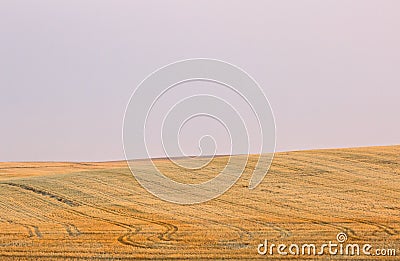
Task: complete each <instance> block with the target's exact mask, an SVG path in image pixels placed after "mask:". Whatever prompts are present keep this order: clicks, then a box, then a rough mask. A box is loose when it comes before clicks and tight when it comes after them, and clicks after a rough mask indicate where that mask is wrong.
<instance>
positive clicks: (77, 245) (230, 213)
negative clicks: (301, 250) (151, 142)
mask: <svg viewBox="0 0 400 261" xmlns="http://www.w3.org/2000/svg"><path fill="white" fill-rule="evenodd" d="M254 159H255V158H251V160H250V162H249V164H248V166H247V168H246V172H245V173H244V174H243V175H242V177H241V178H240V180H239V181H238V182H237V183H236V184H235V185H234V186H233V187H232V188H231V189H230V190H228V191H227V193H225V194H224V195H222V196H221V197H219V198H217V199H214V200H211V201H209V202H206V203H203V204H198V205H189V206H182V205H177V204H172V203H168V202H165V201H161V200H159V199H158V198H156V197H154V196H153V195H151V194H150V193H148V192H147V191H146V190H145V189H143V188H142V187H141V186H140V185H139V184H138V183H137V182H136V180H135V179H134V177H133V176H132V174H131V173H130V171H129V169H128V167H127V165H126V163H125V162H104V163H54V162H43V163H0V259H1V260H31V259H35V260H57V259H59V260H62V259H77V258H82V259H90V260H126V259H152V260H166V259H184V260H189V259H202V260H204V259H257V258H259V259H263V260H272V259H274V258H276V259H279V258H288V257H287V256H286V257H285V256H280V255H278V254H275V255H273V256H268V255H266V256H262V255H259V254H258V253H257V246H258V244H260V243H262V242H264V240H265V239H268V241H269V242H271V243H275V244H280V243H284V244H288V245H290V244H291V243H298V244H303V243H315V244H322V243H327V242H329V241H336V235H337V234H338V233H339V232H344V233H346V234H347V236H348V240H347V242H350V243H359V244H365V243H370V244H371V245H372V246H373V249H372V250H371V251H373V250H374V249H375V248H382V249H384V248H385V249H389V248H390V249H392V248H393V249H396V251H397V252H396V254H397V255H398V256H399V255H400V244H399V240H400V234H399V231H400V179H399V176H400V146H387V147H369V148H354V149H330V150H314V151H298V152H297V151H296V152H284V153H277V154H276V155H275V159H274V161H273V163H272V166H271V169H270V172H269V173H268V175H267V176H266V178H265V179H264V181H263V182H262V183H261V184H260V186H258V187H257V188H256V189H254V190H249V189H248V188H247V185H248V183H249V179H250V175H251V170H252V168H253V166H254V163H255V160H254ZM226 160H227V158H226V157H217V158H215V159H214V160H213V161H212V162H211V164H210V165H209V166H207V168H205V169H203V170H202V171H195V170H193V171H191V172H187V173H186V172H183V171H182V170H181V169H179V168H178V167H174V166H173V165H172V164H171V163H170V162H169V161H167V160H161V159H160V160H157V165H159V166H160V167H161V168H163V170H165V171H167V172H168V174H167V175H168V176H170V177H171V178H173V179H175V180H178V181H185V182H188V183H193V182H194V183H196V182H202V181H204V180H207V179H208V178H210V177H213V176H215V174H216V172H218V170H219V169H220V168H221V166H223V165H224V164H225V162H226ZM141 164H143V168H144V169H145V168H146V164H150V163H149V162H148V161H143V162H141ZM336 242H337V241H336ZM296 258H297V259H316V258H321V259H323V260H330V259H332V260H343V259H347V260H348V259H350V257H343V256H340V255H329V254H325V255H321V256H313V255H311V256H307V255H306V256H300V257H299V256H297V257H296ZM352 258H353V259H359V260H365V259H370V260H376V259H377V257H376V256H363V255H360V256H355V257H352ZM383 259H385V258H383ZM386 259H387V260H393V259H395V257H393V256H392V257H386Z"/></svg>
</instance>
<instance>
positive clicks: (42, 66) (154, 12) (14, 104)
mask: <svg viewBox="0 0 400 261" xmlns="http://www.w3.org/2000/svg"><path fill="white" fill-rule="evenodd" d="M398 10H400V2H399V1H396V0H393V1H390V0H385V1H381V0H375V1H371V0H352V1H336V0H335V1H332V0H331V1H330V0H326V1H317V0H315V1H303V0H301V1H295V0H293V1H286V0H283V1H267V0H263V1H183V0H182V1H172V0H167V1H154V0H153V1H152V0H150V1H148V0H146V1H144V0H143V1H138V0H137V1H119V0H116V1H104V0H96V1H89V0H85V1H77V0H76V1H65V0H59V1H53V0H37V1H28V0H26V1H20V0H2V1H1V2H0V119H1V125H0V126H1V128H0V161H107V160H120V159H123V158H124V151H123V142H122V124H123V118H124V112H125V108H126V105H127V103H128V101H129V98H130V96H131V94H132V92H133V91H134V90H135V88H137V86H138V84H139V83H140V82H141V81H142V80H143V79H144V78H145V77H146V76H148V75H149V74H150V73H152V72H153V71H155V70H156V69H158V68H160V67H162V66H164V65H166V64H169V63H172V62H175V61H178V60H182V59H189V58H196V57H207V58H213V59H218V60H222V61H226V62H229V63H231V64H234V65H237V66H239V67H240V68H242V69H244V70H245V71H246V72H247V73H249V74H250V75H251V76H252V77H253V78H254V79H256V81H257V82H258V83H259V85H260V87H261V88H262V89H263V91H264V92H265V94H266V96H267V97H268V100H269V102H270V104H271V107H272V110H273V112H274V117H275V122H276V149H277V151H290V150H303V149H317V148H340V147H356V146H371V145H395V144H400V135H399V133H400V121H399V116H398V114H399V112H400V102H399V101H400V48H399V46H400V33H399V28H400V16H399V15H398ZM199 124H200V125H201V124H202V123H199ZM211 129H213V128H211ZM149 146H152V144H150V145H149ZM189 147H190V146H189Z"/></svg>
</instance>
